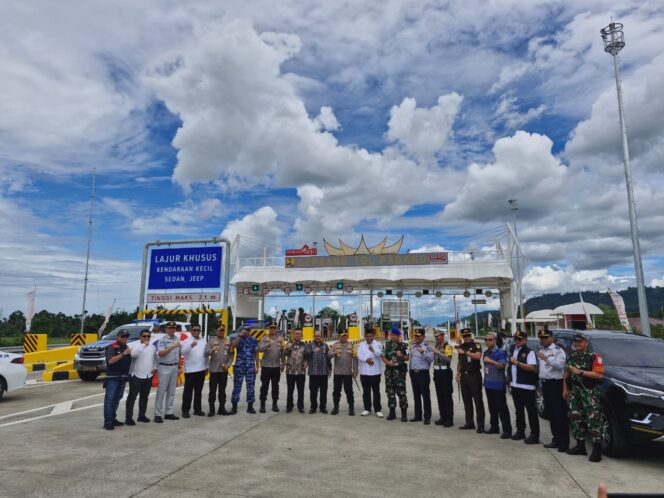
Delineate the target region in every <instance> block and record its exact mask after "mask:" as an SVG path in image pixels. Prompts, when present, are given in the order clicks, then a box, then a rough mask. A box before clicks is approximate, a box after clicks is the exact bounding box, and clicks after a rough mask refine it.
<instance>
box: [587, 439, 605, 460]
mask: <svg viewBox="0 0 664 498" xmlns="http://www.w3.org/2000/svg"><path fill="white" fill-rule="evenodd" d="M588 460H590V461H591V462H601V461H602V443H593V452H592V453H591V454H590V458H588Z"/></svg>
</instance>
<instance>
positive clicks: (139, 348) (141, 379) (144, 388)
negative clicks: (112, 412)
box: [125, 329, 157, 425]
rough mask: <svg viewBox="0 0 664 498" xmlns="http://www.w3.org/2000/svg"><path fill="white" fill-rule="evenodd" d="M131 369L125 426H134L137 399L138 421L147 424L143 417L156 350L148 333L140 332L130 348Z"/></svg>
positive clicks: (155, 365)
mask: <svg viewBox="0 0 664 498" xmlns="http://www.w3.org/2000/svg"><path fill="white" fill-rule="evenodd" d="M129 347H130V348H131V369H130V370H129V394H128V395H127V402H126V403H125V424H127V425H136V422H134V419H133V416H134V402H135V401H136V397H137V396H140V397H139V398H138V418H137V419H136V420H138V421H139V422H143V423H147V422H150V419H149V418H147V417H146V416H145V412H146V410H147V408H148V396H149V395H150V388H151V387H152V376H153V375H154V374H155V372H156V371H157V349H156V348H155V347H154V346H153V345H152V344H150V331H149V330H148V329H143V330H141V335H140V336H139V340H138V341H134V342H133V343H132V344H131V346H129Z"/></svg>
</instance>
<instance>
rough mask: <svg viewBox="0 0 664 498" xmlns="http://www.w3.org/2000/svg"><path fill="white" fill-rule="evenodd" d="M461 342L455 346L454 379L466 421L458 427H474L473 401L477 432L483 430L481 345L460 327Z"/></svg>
mask: <svg viewBox="0 0 664 498" xmlns="http://www.w3.org/2000/svg"><path fill="white" fill-rule="evenodd" d="M461 337H462V338H463V343H461V344H460V345H459V347H458V348H457V354H458V356H459V358H458V361H457V374H456V381H457V384H459V385H460V388H461V397H462V398H463V407H464V409H465V412H466V423H465V424H464V425H462V426H461V427H459V429H461V430H470V429H475V422H474V420H473V402H474V403H475V409H476V410H477V432H478V433H479V434H481V433H483V432H484V400H483V399H482V372H481V369H482V365H481V363H480V360H481V359H482V347H481V346H480V345H479V343H477V342H475V341H473V334H472V332H471V331H470V329H469V328H465V329H461Z"/></svg>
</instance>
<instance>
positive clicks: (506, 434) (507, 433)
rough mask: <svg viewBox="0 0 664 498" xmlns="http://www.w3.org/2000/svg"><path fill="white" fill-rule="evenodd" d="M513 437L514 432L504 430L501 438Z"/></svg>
mask: <svg viewBox="0 0 664 498" xmlns="http://www.w3.org/2000/svg"><path fill="white" fill-rule="evenodd" d="M511 438H512V434H510V433H509V432H503V433H502V434H501V435H500V439H511Z"/></svg>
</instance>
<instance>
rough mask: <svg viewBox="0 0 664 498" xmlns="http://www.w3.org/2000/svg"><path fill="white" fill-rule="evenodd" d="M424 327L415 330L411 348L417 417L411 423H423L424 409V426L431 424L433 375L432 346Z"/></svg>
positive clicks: (412, 384) (411, 373) (411, 370)
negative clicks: (426, 340)
mask: <svg viewBox="0 0 664 498" xmlns="http://www.w3.org/2000/svg"><path fill="white" fill-rule="evenodd" d="M424 336H425V330H424V328H423V327H416V328H415V329H413V337H414V340H415V342H414V344H413V345H412V347H411V348H410V385H411V387H412V388H413V398H414V399H415V416H414V417H413V418H411V419H410V421H411V422H422V408H423V407H424V425H429V424H430V423H431V388H430V387H429V386H430V385H431V375H430V374H429V369H430V368H431V363H432V362H433V351H432V350H431V346H429V344H428V343H426V342H425V341H424Z"/></svg>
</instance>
